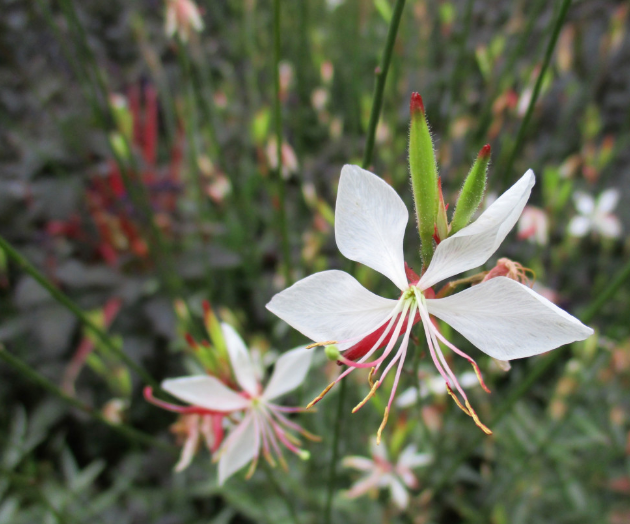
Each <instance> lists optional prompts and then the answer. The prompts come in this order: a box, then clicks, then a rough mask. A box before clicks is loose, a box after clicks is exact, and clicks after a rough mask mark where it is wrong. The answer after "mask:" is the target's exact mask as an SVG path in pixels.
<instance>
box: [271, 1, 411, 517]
mask: <svg viewBox="0 0 630 524" xmlns="http://www.w3.org/2000/svg"><path fill="white" fill-rule="evenodd" d="M275 1H276V2H277V1H278V0H275ZM404 7H405V0H396V5H395V6H394V12H393V15H392V19H391V21H390V23H389V29H388V31H387V41H386V43H385V50H384V51H383V58H382V60H381V65H380V67H379V68H378V69H377V71H376V85H375V86H374V98H373V99H372V111H371V113H370V124H369V126H368V131H367V137H366V145H365V153H364V156H363V164H362V165H363V168H364V169H367V168H368V167H369V166H370V164H371V162H372V153H373V151H374V137H375V135H376V126H377V124H378V119H379V116H380V113H381V107H382V106H383V91H384V89H385V81H386V80H387V71H388V70H389V64H390V62H391V58H392V52H393V50H394V43H395V42H396V35H397V34H398V27H399V26H400V19H401V17H402V12H403V8H404ZM345 397H346V381H345V380H342V381H341V387H340V390H339V399H338V400H337V416H336V421H335V433H334V436H333V442H332V457H331V462H330V469H329V474H328V492H327V493H326V505H325V508H324V522H325V523H326V524H331V523H332V500H333V495H334V493H335V484H336V480H337V460H338V457H339V437H340V434H341V425H342V424H341V421H342V417H343V405H344V402H345Z"/></svg>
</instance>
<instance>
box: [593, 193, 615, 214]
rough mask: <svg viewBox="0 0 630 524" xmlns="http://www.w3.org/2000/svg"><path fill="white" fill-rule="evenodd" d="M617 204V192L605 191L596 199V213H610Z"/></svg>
mask: <svg viewBox="0 0 630 524" xmlns="http://www.w3.org/2000/svg"><path fill="white" fill-rule="evenodd" d="M617 202H619V190H618V189H615V188H611V189H607V190H606V191H604V192H602V194H601V195H599V198H598V199H597V212H598V213H610V212H612V211H613V210H614V209H615V208H616V207H617Z"/></svg>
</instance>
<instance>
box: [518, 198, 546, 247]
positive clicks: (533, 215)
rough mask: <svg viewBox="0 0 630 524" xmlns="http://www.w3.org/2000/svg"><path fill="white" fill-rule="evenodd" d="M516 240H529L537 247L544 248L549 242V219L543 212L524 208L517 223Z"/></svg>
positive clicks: (528, 207) (532, 207) (535, 208)
mask: <svg viewBox="0 0 630 524" xmlns="http://www.w3.org/2000/svg"><path fill="white" fill-rule="evenodd" d="M518 238H520V239H529V241H530V242H534V243H536V244H538V245H539V246H546V245H547V243H548V242H549V219H548V218H547V213H545V211H544V210H542V209H540V208H538V207H534V206H525V209H523V214H522V215H521V218H520V219H519V221H518Z"/></svg>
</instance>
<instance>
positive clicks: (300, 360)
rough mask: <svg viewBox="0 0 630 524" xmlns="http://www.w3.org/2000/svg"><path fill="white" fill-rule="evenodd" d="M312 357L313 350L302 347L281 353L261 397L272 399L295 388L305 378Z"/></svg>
mask: <svg viewBox="0 0 630 524" xmlns="http://www.w3.org/2000/svg"><path fill="white" fill-rule="evenodd" d="M312 357H313V350H312V349H305V348H303V347H300V348H297V349H293V350H291V351H288V352H287V353H285V354H284V355H282V356H281V357H280V358H279V359H278V360H276V365H275V367H274V369H273V374H272V375H271V378H270V379H269V383H268V384H267V387H266V388H265V392H264V393H263V395H262V397H263V398H264V399H265V400H273V399H274V398H277V397H279V396H280V395H284V394H285V393H288V392H289V391H292V390H294V389H295V388H297V387H298V386H299V385H300V384H301V383H302V382H303V381H304V379H305V378H306V373H307V372H308V368H309V367H310V365H311V359H312Z"/></svg>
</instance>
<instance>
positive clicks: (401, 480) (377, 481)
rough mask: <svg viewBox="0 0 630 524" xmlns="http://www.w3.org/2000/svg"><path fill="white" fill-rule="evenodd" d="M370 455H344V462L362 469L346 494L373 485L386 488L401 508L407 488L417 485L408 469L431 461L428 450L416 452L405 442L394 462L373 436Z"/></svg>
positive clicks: (363, 491)
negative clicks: (363, 474) (358, 477)
mask: <svg viewBox="0 0 630 524" xmlns="http://www.w3.org/2000/svg"><path fill="white" fill-rule="evenodd" d="M370 448H371V451H372V458H371V459H369V458H366V457H356V456H353V457H346V458H344V459H343V465H344V467H347V468H354V469H357V470H359V471H362V472H364V473H365V476H363V477H362V478H361V479H359V480H358V481H357V482H355V484H354V485H353V486H352V487H351V488H350V489H349V490H348V491H346V492H345V495H346V496H347V497H349V498H356V497H360V496H361V495H365V494H366V493H368V492H369V491H371V490H373V489H379V488H380V489H383V488H388V489H389V492H390V495H391V497H392V500H393V501H394V504H396V506H398V508H399V509H400V510H404V509H406V508H407V506H408V505H409V493H408V492H407V488H410V489H417V488H418V479H417V478H416V476H415V475H414V474H413V472H412V471H411V470H412V469H415V468H418V467H420V466H426V465H427V464H429V463H430V462H431V455H430V454H428V453H417V452H416V447H415V446H414V445H413V444H412V445H409V446H407V447H406V448H405V449H404V450H403V451H402V452H401V453H400V456H399V457H398V460H397V462H396V464H392V463H391V462H389V459H388V458H387V451H385V448H383V447H380V446H377V445H376V440H372V441H371V442H370Z"/></svg>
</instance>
